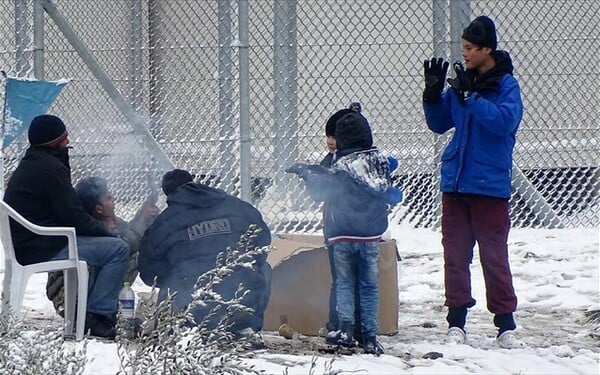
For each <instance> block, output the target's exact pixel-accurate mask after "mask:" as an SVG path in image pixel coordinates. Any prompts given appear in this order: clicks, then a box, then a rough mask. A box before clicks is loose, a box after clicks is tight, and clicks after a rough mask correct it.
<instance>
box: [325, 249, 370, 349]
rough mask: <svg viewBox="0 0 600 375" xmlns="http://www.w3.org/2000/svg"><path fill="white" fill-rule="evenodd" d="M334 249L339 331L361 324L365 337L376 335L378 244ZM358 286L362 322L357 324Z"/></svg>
mask: <svg viewBox="0 0 600 375" xmlns="http://www.w3.org/2000/svg"><path fill="white" fill-rule="evenodd" d="M332 249H333V259H334V262H335V271H336V284H335V290H336V295H337V306H336V310H337V313H338V319H339V322H340V329H344V328H347V327H353V326H354V324H359V323H360V325H361V327H362V332H363V335H364V336H365V337H366V336H375V335H377V332H378V331H379V324H378V308H379V294H378V272H379V269H378V264H379V247H378V246H377V242H338V243H335V244H333V245H332ZM357 285H358V294H359V298H360V315H361V321H360V322H355V321H354V306H355V304H356V301H355V289H356V288H357Z"/></svg>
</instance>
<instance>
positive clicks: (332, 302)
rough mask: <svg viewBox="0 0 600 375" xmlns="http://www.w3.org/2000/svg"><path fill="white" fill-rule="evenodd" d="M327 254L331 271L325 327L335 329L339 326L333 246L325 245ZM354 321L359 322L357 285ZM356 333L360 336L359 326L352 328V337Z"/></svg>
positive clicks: (355, 335)
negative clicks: (327, 319)
mask: <svg viewBox="0 0 600 375" xmlns="http://www.w3.org/2000/svg"><path fill="white" fill-rule="evenodd" d="M327 255H328V256H329V269H330V271H331V288H330V290H329V321H328V322H327V325H326V328H327V330H328V331H337V330H338V329H339V326H340V322H339V320H338V315H337V310H336V309H337V298H336V296H335V283H336V281H337V273H336V272H335V261H334V259H333V247H331V246H327ZM354 296H355V297H354V301H355V303H354V321H355V322H360V296H359V294H358V286H357V287H356V288H355V289H354ZM358 335H360V336H361V337H362V330H361V328H360V327H355V328H354V338H357V337H358Z"/></svg>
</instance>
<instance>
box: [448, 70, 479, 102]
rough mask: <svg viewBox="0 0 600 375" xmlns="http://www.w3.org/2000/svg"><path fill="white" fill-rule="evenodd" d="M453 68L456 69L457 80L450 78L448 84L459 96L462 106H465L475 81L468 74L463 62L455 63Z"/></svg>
mask: <svg viewBox="0 0 600 375" xmlns="http://www.w3.org/2000/svg"><path fill="white" fill-rule="evenodd" d="M452 68H454V72H455V73H456V78H448V84H449V85H450V87H452V89H453V90H454V92H455V93H456V95H457V96H458V99H459V101H460V102H461V104H464V103H465V99H466V97H467V95H468V93H469V91H471V90H472V88H473V81H472V80H471V78H470V77H469V75H468V74H467V72H466V70H465V67H464V66H463V64H462V63H461V62H458V61H457V62H455V63H454V64H452Z"/></svg>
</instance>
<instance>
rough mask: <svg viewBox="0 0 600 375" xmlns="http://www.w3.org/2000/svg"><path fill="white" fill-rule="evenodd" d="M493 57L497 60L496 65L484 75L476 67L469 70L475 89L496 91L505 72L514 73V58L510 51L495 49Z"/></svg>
mask: <svg viewBox="0 0 600 375" xmlns="http://www.w3.org/2000/svg"><path fill="white" fill-rule="evenodd" d="M492 57H493V58H494V61H496V65H494V67H493V68H492V69H490V70H488V71H487V72H485V73H483V74H482V75H479V74H478V73H477V70H476V69H469V70H467V73H468V74H469V75H470V76H471V78H472V81H473V91H479V92H484V91H495V90H497V89H498V86H499V85H500V80H501V79H502V77H503V76H504V75H505V74H510V75H513V64H512V59H511V58H510V55H509V53H508V52H506V51H501V50H499V51H494V52H493V53H492Z"/></svg>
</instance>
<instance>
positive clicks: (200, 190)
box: [167, 182, 227, 208]
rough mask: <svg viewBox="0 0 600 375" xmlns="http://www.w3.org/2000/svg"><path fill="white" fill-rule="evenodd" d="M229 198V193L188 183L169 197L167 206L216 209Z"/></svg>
mask: <svg viewBox="0 0 600 375" xmlns="http://www.w3.org/2000/svg"><path fill="white" fill-rule="evenodd" d="M226 197H227V193H226V192H224V191H223V190H220V189H215V188H212V187H210V186H207V185H203V184H198V183H194V182H188V183H187V184H184V185H181V186H180V187H178V188H177V190H175V191H174V192H173V193H171V194H169V195H168V196H167V205H169V206H172V205H184V206H187V207H189V206H192V207H200V208H207V207H214V206H216V205H218V204H220V203H221V202H222V201H223V200H224V199H225V198H226Z"/></svg>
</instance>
